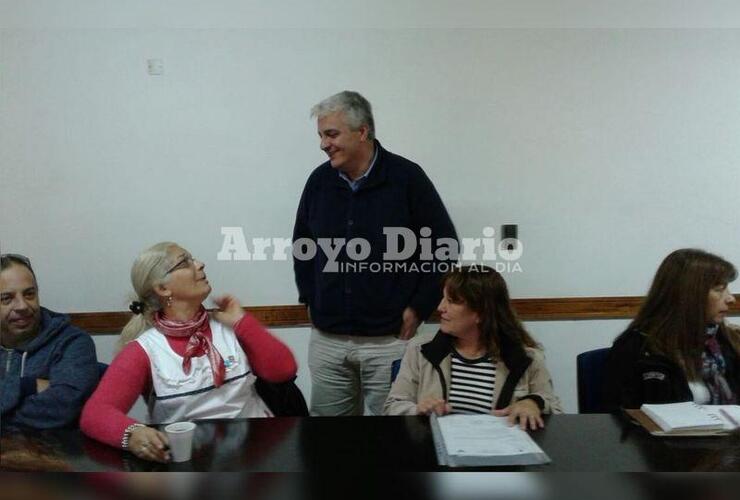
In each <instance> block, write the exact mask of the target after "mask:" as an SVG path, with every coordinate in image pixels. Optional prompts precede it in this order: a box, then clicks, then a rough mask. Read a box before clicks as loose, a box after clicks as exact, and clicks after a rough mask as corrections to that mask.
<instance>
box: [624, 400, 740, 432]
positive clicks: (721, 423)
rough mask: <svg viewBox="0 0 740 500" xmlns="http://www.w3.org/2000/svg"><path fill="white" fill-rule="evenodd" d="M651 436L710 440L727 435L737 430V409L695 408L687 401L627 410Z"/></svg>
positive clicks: (739, 408)
mask: <svg viewBox="0 0 740 500" xmlns="http://www.w3.org/2000/svg"><path fill="white" fill-rule="evenodd" d="M626 412H627V414H628V415H630V416H631V417H632V418H634V419H635V420H636V421H637V422H638V423H640V424H641V425H642V426H643V427H644V428H645V429H646V430H648V431H649V432H650V434H652V435H654V436H711V435H722V434H727V433H729V432H731V431H733V430H734V429H737V428H738V427H739V426H740V406H738V405H698V404H696V403H694V402H691V401H687V402H683V403H670V404H644V405H642V406H641V407H640V409H639V410H626Z"/></svg>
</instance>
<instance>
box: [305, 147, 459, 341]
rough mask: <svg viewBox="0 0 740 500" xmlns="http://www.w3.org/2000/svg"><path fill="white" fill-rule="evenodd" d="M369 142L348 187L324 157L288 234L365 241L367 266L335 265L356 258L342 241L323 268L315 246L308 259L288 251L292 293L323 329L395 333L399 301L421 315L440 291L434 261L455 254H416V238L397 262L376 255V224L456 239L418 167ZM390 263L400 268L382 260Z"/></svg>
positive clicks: (380, 245)
mask: <svg viewBox="0 0 740 500" xmlns="http://www.w3.org/2000/svg"><path fill="white" fill-rule="evenodd" d="M375 146H376V148H377V149H378V157H377V160H376V162H375V165H374V166H373V168H372V170H371V171H370V173H369V175H368V177H367V179H365V180H364V181H363V183H362V184H361V186H360V187H359V189H358V190H357V191H356V192H353V191H352V189H350V187H349V185H348V184H347V181H345V180H344V179H342V178H341V177H339V174H338V172H337V171H336V170H335V169H334V168H332V166H331V164H330V162H325V163H323V164H321V165H320V166H319V167H317V168H316V169H315V170H314V171H313V173H312V174H311V176H310V177H309V179H308V181H307V182H306V187H305V188H304V190H303V195H302V196H301V201H300V204H299V206H298V211H297V214H296V222H295V227H294V230H293V241H298V240H301V239H304V238H306V239H309V240H312V241H314V242H316V241H318V240H320V239H325V240H335V241H336V240H338V239H343V241H344V242H345V243H346V242H350V241H351V240H353V239H354V238H361V239H364V240H366V241H368V242H369V243H370V248H369V250H370V253H369V255H367V257H366V258H365V259H363V260H362V262H363V263H364V264H366V265H367V266H368V267H366V268H365V269H359V268H357V269H353V268H349V270H347V271H345V272H342V270H343V269H348V268H340V267H339V265H340V264H341V265H344V264H357V261H354V260H353V259H352V258H350V257H349V255H348V252H347V248H346V245H344V246H343V247H342V249H341V250H340V251H339V252H338V255H337V256H336V259H335V261H336V262H337V263H338V265H337V268H338V270H339V271H340V272H327V270H326V269H325V267H326V265H327V262H328V258H327V255H326V253H325V252H324V251H323V250H321V249H319V250H318V251H317V252H316V254H315V256H314V257H313V258H311V259H309V260H303V259H301V258H298V257H296V258H294V270H295V278H296V284H297V286H298V294H299V298H298V300H299V301H300V302H302V303H304V304H307V305H308V306H309V307H310V309H311V320H312V321H313V324H314V325H315V326H316V327H317V328H319V329H320V330H323V331H326V332H330V333H338V334H350V335H364V336H375V335H391V334H397V333H398V332H399V330H400V327H401V316H402V313H403V310H404V309H405V308H406V307H411V308H412V309H413V310H414V311H416V314H417V315H418V316H419V319H421V320H425V319H426V318H427V317H428V316H429V315H430V314H431V313H432V312H433V311H434V309H435V308H436V307H437V304H439V301H440V298H441V296H442V290H441V284H440V281H441V278H442V275H443V272H442V270H441V269H440V268H439V267H436V266H437V265H438V264H440V263H441V262H445V263H449V262H450V261H452V262H454V261H456V260H457V256H455V257H453V258H451V259H440V258H435V259H434V260H433V261H431V262H430V261H424V260H423V259H422V258H421V255H420V253H421V252H420V246H419V245H417V246H416V247H415V248H416V252H414V254H413V255H411V256H410V257H408V258H406V259H404V260H403V261H390V262H389V261H384V259H383V256H384V254H385V252H386V251H387V250H390V249H389V247H388V241H387V238H386V235H385V234H384V233H383V229H384V228H390V227H402V228H406V229H409V230H411V231H412V232H413V233H414V235H415V236H416V237H417V239H418V238H419V237H420V234H421V233H422V228H425V227H426V228H429V229H430V230H431V236H430V240H432V241H433V242H434V244H433V245H432V247H433V249H435V250H436V248H438V245H437V244H436V242H437V240H438V239H447V241H452V242H455V243H456V242H457V234H456V232H455V227H454V225H453V224H452V221H451V220H450V216H449V215H448V214H447V210H446V209H445V206H444V204H443V203H442V200H441V198H440V197H439V194H438V193H437V190H436V189H435V188H434V185H433V184H432V182H431V181H430V180H429V178H428V177H427V176H426V174H425V173H424V171H423V170H422V169H421V167H419V165H417V164H415V163H413V162H411V161H409V160H407V159H405V158H403V157H401V156H398V155H395V154H393V153H391V152H389V151H387V150H385V149H383V147H382V146H381V145H380V143H379V142H378V141H375ZM370 264H373V265H374V266H375V270H373V269H372V268H370V267H369V266H370ZM394 264H406V265H407V267H406V268H405V269H404V268H400V269H399V268H396V267H395V266H394V267H391V268H390V270H387V269H386V267H385V266H393V265H394ZM414 265H416V268H414ZM425 265H426V267H425Z"/></svg>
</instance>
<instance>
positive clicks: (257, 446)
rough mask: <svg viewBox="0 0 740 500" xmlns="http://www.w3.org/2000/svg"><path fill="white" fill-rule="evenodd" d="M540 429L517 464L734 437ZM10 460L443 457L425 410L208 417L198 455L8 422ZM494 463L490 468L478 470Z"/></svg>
mask: <svg viewBox="0 0 740 500" xmlns="http://www.w3.org/2000/svg"><path fill="white" fill-rule="evenodd" d="M531 435H532V437H533V438H534V440H535V441H536V442H537V443H538V444H539V445H540V447H542V449H543V450H545V452H546V453H547V454H548V455H549V456H550V458H551V460H552V463H550V464H548V465H542V466H536V467H516V468H508V469H506V468H503V469H502V468H496V469H488V470H496V471H501V470H513V471H522V470H523V471H553V472H555V471H557V472H560V471H569V472H582V471H591V472H594V471H598V472H618V471H690V470H694V469H695V468H697V467H701V464H702V463H706V462H707V461H708V460H712V459H713V457H715V456H717V455H718V454H724V453H732V451H733V450H734V449H737V443H736V442H735V441H733V440H732V439H731V438H729V437H719V438H717V437H714V438H678V439H677V438H673V439H665V438H655V437H651V436H649V435H648V434H646V433H645V432H644V431H642V430H641V429H639V428H637V427H634V426H633V425H631V424H629V423H626V422H623V421H622V420H621V419H620V418H618V417H615V416H611V415H555V416H551V417H547V420H546V427H545V429H543V430H539V431H536V432H533V433H532V434H531ZM1 438H2V443H1V444H2V447H1V448H0V453H1V454H0V468H2V469H5V470H72V471H105V470H128V471H248V472H314V471H316V472H327V471H332V472H333V471H388V472H391V471H392V472H420V471H443V470H449V469H446V468H442V467H439V466H438V465H437V460H436V456H435V453H434V446H433V442H432V436H431V431H430V428H429V421H428V419H427V418H425V417H336V418H334V417H331V418H326V417H324V418H319V417H313V418H272V419H250V420H222V421H208V422H200V423H199V425H198V429H197V433H196V437H195V450H194V454H193V460H192V461H190V462H187V463H182V464H166V465H164V464H156V463H150V462H145V461H142V460H139V459H137V458H135V457H134V456H133V455H130V454H128V453H124V452H122V451H120V450H117V449H114V448H110V447H108V446H105V445H102V444H100V443H97V442H95V441H93V440H91V439H88V438H86V437H85V436H83V435H82V434H81V433H80V432H79V431H74V430H57V431H31V430H20V429H15V430H14V429H8V428H3V429H2V435H1ZM475 470H487V469H475Z"/></svg>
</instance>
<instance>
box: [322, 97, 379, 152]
mask: <svg viewBox="0 0 740 500" xmlns="http://www.w3.org/2000/svg"><path fill="white" fill-rule="evenodd" d="M337 111H341V112H342V113H344V117H345V119H346V120H347V125H349V128H350V129H351V130H358V129H359V128H360V127H362V126H363V125H367V128H368V134H367V136H368V139H370V140H373V139H375V120H373V110H372V107H371V106H370V103H369V102H368V100H367V99H365V98H364V97H362V96H361V95H360V94H359V93H357V92H353V91H351V90H345V91H343V92H340V93H338V94H334V95H333V96H331V97H327V98H326V99H324V100H323V101H321V102H320V103H318V104H317V105H316V106H314V107H313V108H311V117H312V118H322V117H324V116H326V115H330V114H332V113H336V112H337Z"/></svg>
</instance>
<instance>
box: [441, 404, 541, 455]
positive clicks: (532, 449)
mask: <svg viewBox="0 0 740 500" xmlns="http://www.w3.org/2000/svg"><path fill="white" fill-rule="evenodd" d="M431 426H432V433H433V437H434V443H435V447H436V448H437V459H438V461H439V464H440V465H449V466H451V467H455V466H493V465H533V464H543V463H548V462H549V461H550V459H549V458H548V456H547V455H546V454H545V452H543V451H542V449H541V448H540V447H539V446H537V444H536V443H535V442H534V441H533V440H532V438H531V437H529V434H527V433H526V432H525V431H523V430H521V429H520V428H519V427H518V426H510V425H509V424H508V423H507V421H506V417H495V416H493V415H448V416H445V417H436V416H432V418H431Z"/></svg>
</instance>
